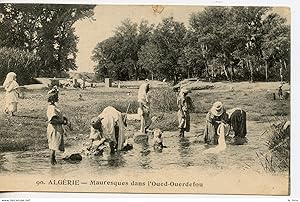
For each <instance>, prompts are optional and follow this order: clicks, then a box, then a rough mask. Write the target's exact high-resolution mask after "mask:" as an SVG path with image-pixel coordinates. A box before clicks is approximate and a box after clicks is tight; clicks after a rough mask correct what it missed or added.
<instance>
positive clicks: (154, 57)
mask: <svg viewBox="0 0 300 202" xmlns="http://www.w3.org/2000/svg"><path fill="white" fill-rule="evenodd" d="M185 34H186V28H185V26H184V24H183V23H180V22H177V21H175V20H174V18H173V17H169V18H165V19H163V20H162V22H161V23H159V24H158V25H157V26H156V28H155V29H154V31H153V35H151V37H150V39H149V43H146V45H145V47H143V48H142V50H141V52H140V53H139V56H140V58H139V64H140V65H141V66H142V67H144V68H145V69H148V71H149V72H152V73H154V72H155V71H156V70H158V71H157V73H158V74H159V75H160V78H166V79H168V80H172V81H173V82H174V83H177V81H178V80H179V79H182V78H183V74H182V69H181V67H180V63H179V58H180V56H181V55H182V54H183V48H184V43H183V39H184V37H185ZM153 51H155V52H153ZM149 62H150V63H149Z"/></svg>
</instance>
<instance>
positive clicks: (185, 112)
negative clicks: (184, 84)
mask: <svg viewBox="0 0 300 202" xmlns="http://www.w3.org/2000/svg"><path fill="white" fill-rule="evenodd" d="M189 92H190V91H189V90H188V89H186V88H182V89H181V90H180V92H179V95H178V97H177V106H178V108H179V109H178V113H177V116H178V122H179V125H178V128H179V137H184V132H190V110H193V108H194V105H193V102H192V99H191V98H190V97H189V96H188V95H187V94H188V93H189Z"/></svg>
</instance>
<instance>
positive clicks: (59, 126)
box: [3, 72, 247, 164]
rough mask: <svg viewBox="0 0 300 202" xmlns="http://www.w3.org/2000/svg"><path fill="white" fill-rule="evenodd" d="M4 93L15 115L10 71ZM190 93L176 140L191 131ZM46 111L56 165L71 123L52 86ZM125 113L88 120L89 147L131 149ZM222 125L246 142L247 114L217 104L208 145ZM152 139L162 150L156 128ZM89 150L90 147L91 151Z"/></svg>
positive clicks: (184, 96)
mask: <svg viewBox="0 0 300 202" xmlns="http://www.w3.org/2000/svg"><path fill="white" fill-rule="evenodd" d="M3 86H4V88H5V90H6V105H5V112H6V113H9V114H10V115H12V116H13V115H14V112H16V111H17V103H18V99H17V98H18V87H19V85H18V83H17V82H16V74H15V73H13V72H10V73H8V74H7V77H6V79H5V82H4V84H3ZM149 90H150V85H149V82H148V80H146V81H145V82H144V83H143V84H142V85H141V86H140V88H139V91H138V103H139V107H138V114H139V116H140V120H141V127H140V132H141V133H144V134H146V133H147V132H148V129H149V126H150V125H151V122H152V121H151V118H150V102H149V98H148V92H149ZM189 93H190V90H188V89H186V88H182V89H181V90H180V92H179V93H178V97H177V105H178V123H179V125H178V127H179V137H181V138H182V137H184V135H185V132H189V131H190V112H191V111H192V110H193V109H194V105H193V102H192V99H191V97H190V96H189V95H188V94H189ZM47 100H48V103H49V105H48V108H47V119H48V126H47V137H48V145H49V149H50V152H51V153H50V161H51V164H56V159H55V152H56V151H62V152H64V151H65V148H64V134H65V130H64V127H63V125H69V127H70V128H71V125H70V122H69V120H68V119H67V117H66V116H64V115H63V113H62V112H61V111H60V109H59V108H58V107H57V105H56V103H57V102H58V100H59V90H58V88H57V87H56V86H54V87H53V88H52V89H51V90H50V91H49V92H48V93H47ZM126 116H127V115H126V113H121V112H119V111H118V110H116V109H115V108H114V107H111V106H108V107H106V108H105V109H104V110H103V111H102V112H101V113H100V115H98V116H97V117H94V118H92V119H91V128H90V137H89V139H90V146H91V147H92V146H93V144H94V145H95V144H96V148H97V147H99V146H100V145H103V144H104V143H105V142H107V143H108V144H109V147H110V151H111V153H114V152H116V151H121V150H124V149H131V148H132V146H131V145H129V144H128V142H127V137H126V135H125V132H124V129H125V127H126V126H127V121H126V118H127V117H126ZM221 123H223V124H226V125H228V126H229V127H230V128H231V129H232V131H233V132H234V137H235V140H236V141H237V144H243V143H245V142H246V139H245V136H246V134H247V129H246V112H245V111H244V110H242V109H240V108H234V109H232V110H228V111H227V110H225V108H224V106H223V103H221V102H219V101H217V102H215V103H214V104H213V106H212V107H211V109H210V110H209V112H208V113H207V115H206V125H205V130H204V142H205V143H207V144H211V145H218V132H217V130H218V126H219V125H220V124H221ZM154 140H155V143H154V144H156V145H158V146H161V147H164V146H163V143H162V132H161V131H160V130H159V129H158V130H155V131H154ZM91 147H90V148H91Z"/></svg>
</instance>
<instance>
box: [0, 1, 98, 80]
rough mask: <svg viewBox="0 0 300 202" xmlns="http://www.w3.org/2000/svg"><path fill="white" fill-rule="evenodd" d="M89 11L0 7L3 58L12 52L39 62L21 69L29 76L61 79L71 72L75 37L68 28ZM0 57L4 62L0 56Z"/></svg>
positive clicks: (3, 67) (40, 6)
mask: <svg viewBox="0 0 300 202" xmlns="http://www.w3.org/2000/svg"><path fill="white" fill-rule="evenodd" d="M93 8H94V6H93V5H55V4H0V48H1V47H2V48H3V49H1V50H2V52H3V53H4V54H5V55H7V54H8V53H9V51H12V50H15V53H18V52H19V51H20V52H22V51H25V52H28V53H31V54H33V55H35V57H37V58H39V63H38V64H35V65H34V66H32V67H31V68H30V69H28V68H23V69H22V70H25V71H26V72H24V73H27V74H31V75H32V76H61V75H63V74H64V72H66V71H68V70H75V69H77V66H76V64H75V61H76V54H77V52H78V50H77V47H76V46H77V42H78V37H77V36H76V35H75V34H74V31H75V29H74V27H72V26H73V24H74V23H75V22H76V21H78V20H80V19H84V18H89V17H91V16H92V15H93ZM17 49H18V50H17ZM6 50H7V51H8V52H6V53H5V51H6ZM0 57H2V58H1V60H4V59H5V58H3V57H5V56H3V55H2V54H1V55H0ZM21 63H22V62H21ZM21 63H20V64H18V65H16V66H15V68H17V66H21ZM6 65H8V61H7V60H6V61H5V62H4V63H1V64H0V72H1V75H0V78H3V76H5V74H6V73H7V72H5V71H6V70H9V69H11V67H8V66H6ZM14 71H21V70H15V69H14ZM27 71H28V72H27ZM3 74H4V75H3Z"/></svg>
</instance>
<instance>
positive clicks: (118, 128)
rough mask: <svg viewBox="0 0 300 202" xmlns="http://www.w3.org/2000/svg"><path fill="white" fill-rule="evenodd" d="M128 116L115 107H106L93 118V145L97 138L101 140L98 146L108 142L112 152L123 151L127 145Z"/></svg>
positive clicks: (91, 137) (91, 136)
mask: <svg viewBox="0 0 300 202" xmlns="http://www.w3.org/2000/svg"><path fill="white" fill-rule="evenodd" d="M126 126H127V123H126V116H125V115H123V114H122V113H121V112H119V111H118V110H116V109H115V108H114V107H111V106H108V107H106V108H105V109H104V110H103V111H102V112H101V114H100V115H99V116H97V117H94V118H92V120H91V133H90V140H91V146H93V142H94V141H95V140H99V142H98V146H101V145H102V144H103V143H104V142H108V143H109V146H110V151H111V153H114V152H115V151H121V150H123V149H124V148H125V147H127V137H126V135H125V132H124V130H125V127H126Z"/></svg>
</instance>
